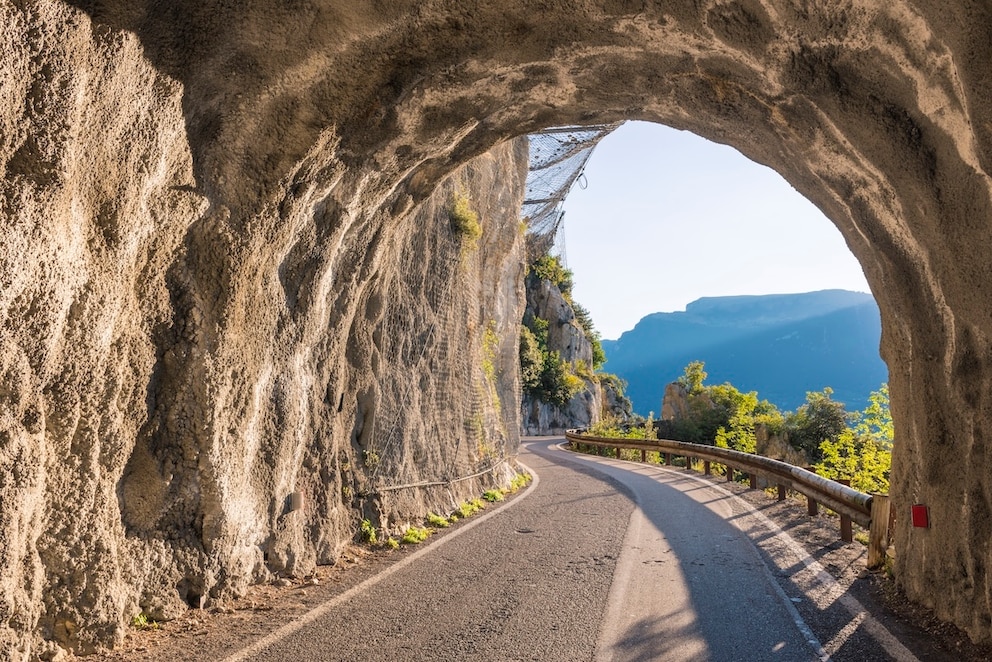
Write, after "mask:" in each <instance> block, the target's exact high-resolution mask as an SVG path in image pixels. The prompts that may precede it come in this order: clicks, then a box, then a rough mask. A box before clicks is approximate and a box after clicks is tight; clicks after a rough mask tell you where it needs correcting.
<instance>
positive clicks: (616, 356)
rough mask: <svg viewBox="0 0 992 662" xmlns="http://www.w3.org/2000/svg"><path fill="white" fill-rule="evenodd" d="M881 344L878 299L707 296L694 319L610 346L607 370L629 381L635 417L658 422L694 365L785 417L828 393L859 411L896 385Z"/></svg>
mask: <svg viewBox="0 0 992 662" xmlns="http://www.w3.org/2000/svg"><path fill="white" fill-rule="evenodd" d="M880 337H881V322H880V320H879V315H878V307H877V306H876V305H875V300H874V299H873V298H872V296H871V295H870V294H864V293H861V292H848V291H846V290H824V291H821V292H808V293H806V294H770V295H763V296H735V297H707V298H703V299H699V300H697V301H694V302H692V303H690V304H689V305H688V306H686V309H685V311H684V312H676V313H654V314H651V315H648V316H647V317H644V318H643V319H642V320H641V321H640V322H638V323H637V325H636V326H635V327H634V328H633V329H632V330H630V331H626V332H624V333H623V335H621V336H620V338H619V339H618V340H605V341H603V349H604V350H605V351H606V357H607V363H606V366H605V370H607V371H608V372H613V373H616V374H618V375H620V377H622V378H623V379H625V380H627V382H628V384H629V386H628V389H627V395H628V397H630V399H631V400H632V401H633V403H634V410H635V411H636V412H638V413H640V414H644V415H646V414H647V413H648V412H649V411H654V412H655V415H658V413H659V412H660V411H661V399H662V396H663V395H664V392H665V385H666V384H668V383H670V382H672V381H675V379H677V378H678V377H679V376H680V375H681V374H682V369H683V368H684V367H685V365H686V364H687V363H689V362H690V361H694V360H700V361H704V362H705V363H706V372H707V373H709V377H708V378H707V379H706V383H707V384H722V383H723V382H730V383H731V384H733V385H734V386H736V387H737V388H739V389H740V390H742V391H757V392H758V397H760V398H764V399H767V400H769V401H771V402H773V403H775V404H776V405H778V407H779V408H780V409H782V410H783V411H785V410H794V409H795V408H796V407H798V406H799V405H801V404H802V403H803V402H804V401H805V399H806V392H807V391H819V390H821V389H823V387H825V386H830V387H832V388H833V389H834V396H833V397H834V399H836V400H839V401H841V402H843V403H845V404H846V405H847V409H848V411H855V410H857V409H862V408H863V407H864V405H865V404H866V403H867V400H868V394H869V393H870V392H871V391H874V390H877V389H878V387H879V386H880V385H881V384H882V382H885V381H888V369H887V367H886V366H885V363H883V362H882V359H881V358H880V357H879V354H878V344H879V339H880Z"/></svg>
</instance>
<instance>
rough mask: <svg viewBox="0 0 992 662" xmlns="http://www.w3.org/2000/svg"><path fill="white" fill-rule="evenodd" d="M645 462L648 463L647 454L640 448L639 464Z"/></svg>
mask: <svg viewBox="0 0 992 662" xmlns="http://www.w3.org/2000/svg"><path fill="white" fill-rule="evenodd" d="M647 461H648V452H647V451H646V450H644V449H643V448H642V449H641V462H647Z"/></svg>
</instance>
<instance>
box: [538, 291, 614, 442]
mask: <svg viewBox="0 0 992 662" xmlns="http://www.w3.org/2000/svg"><path fill="white" fill-rule="evenodd" d="M526 295H527V297H526V298H527V306H526V309H525V312H524V323H525V324H527V323H528V322H529V320H532V319H534V318H535V317H536V318H540V319H543V320H547V322H548V349H549V350H552V351H556V352H558V353H559V354H560V356H561V359H562V361H564V362H566V363H567V364H568V365H569V366H570V369H573V370H575V368H576V367H579V366H581V367H579V369H578V370H575V376H576V377H578V378H579V379H581V380H582V384H583V386H582V388H581V389H580V390H579V391H578V392H577V393H576V394H575V395H574V396H573V397H572V398H571V399H570V400H569V401H568V402H566V403H565V404H564V405H561V406H559V405H556V404H552V403H548V402H544V401H542V400H541V399H540V398H539V397H536V396H535V395H532V394H529V393H527V392H526V391H525V393H524V395H523V402H522V420H521V427H522V430H523V433H524V434H525V435H550V434H563V433H564V432H565V430H568V429H572V428H584V427H589V426H590V425H592V424H593V423H596V422H597V421H599V420H600V418H601V417H602V416H603V415H616V416H620V417H622V418H626V417H627V416H629V415H630V413H631V411H630V402H629V401H628V400H627V399H626V398H624V397H623V395H622V394H621V393H618V392H617V391H616V390H615V389H613V388H612V386H611V384H610V383H606V384H603V385H601V384H600V381H599V379H597V378H596V377H595V376H594V375H593V374H592V372H591V366H592V365H593V358H592V345H591V344H590V342H589V339H588V338H587V337H586V334H585V331H584V330H583V329H582V326H581V325H580V324H579V322H578V320H577V319H576V317H575V311H574V310H573V309H572V306H571V305H570V304H569V303H568V301H566V300H565V297H564V296H563V295H562V293H561V290H559V289H558V287H557V286H556V285H555V284H554V283H552V282H551V281H549V280H543V279H540V278H535V277H534V276H533V275H532V276H529V277H528V278H527V279H526Z"/></svg>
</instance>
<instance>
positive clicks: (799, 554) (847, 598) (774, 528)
mask: <svg viewBox="0 0 992 662" xmlns="http://www.w3.org/2000/svg"><path fill="white" fill-rule="evenodd" d="M565 443H567V442H563V443H558V444H554V445H555V446H557V447H558V448H559V450H561V451H563V452H567V453H572V451H570V450H568V449H567V448H565V447H564V444H565ZM573 455H575V457H581V458H587V461H589V462H590V463H592V464H596V463H598V462H603V463H606V464H614V465H615V464H619V463H622V464H623V465H625V466H627V465H633V466H636V467H641V468H649V469H650V470H652V471H656V472H669V473H673V474H676V475H678V476H679V477H682V478H687V479H689V480H693V481H696V482H698V483H701V484H702V485H705V486H707V487H710V488H712V489H714V490H715V491H716V492H718V493H720V494H722V495H724V496H725V497H727V498H729V499H731V500H733V501H734V502H735V503H737V504H739V505H740V506H742V507H743V508H744V509H745V510H746V511H747V512H748V513H749V514H750V515H751V516H752V517H754V518H755V519H757V520H758V521H759V522H760V523H761V524H762V526H764V527H765V528H766V529H767V530H768V532H769V533H771V534H772V535H773V536H774V537H775V538H776V540H777V541H778V542H779V543H780V544H781V545H783V546H785V547H786V548H787V549H788V551H789V552H790V553H791V554H792V555H793V556H795V557H796V558H797V559H798V560H799V561H800V562H801V563H802V564H803V566H804V567H805V568H806V569H807V570H808V571H809V573H810V574H811V575H812V577H811V580H812V581H815V582H816V583H818V584H819V588H820V589H821V590H822V592H823V594H825V595H826V596H828V598H829V599H830V600H831V601H837V602H839V603H840V604H841V605H842V606H843V607H844V609H846V610H847V611H848V613H850V615H851V617H852V623H854V622H856V623H857V625H856V626H855V627H854V628H853V629H852V628H850V624H849V626H848V627H846V628H844V629H842V630H841V632H839V633H838V634H837V635H835V636H834V637H833V638H832V639H831V641H830V642H828V650H829V649H833V650H834V651H836V650H837V649H839V648H840V646H841V645H842V644H843V643H844V642H843V641H841V640H840V639H838V637H840V636H841V634H842V633H843V636H844V638H845V639H846V637H848V636H850V634H851V633H852V632H853V631H854V629H856V628H857V626H863V627H864V628H865V630H867V631H868V632H869V633H870V634H871V636H872V637H873V638H874V639H875V640H876V641H878V643H879V644H881V646H882V647H883V648H884V649H885V651H886V652H887V653H888V654H889V655H891V656H892V657H893V658H894V659H895V660H897V661H898V662H920V660H919V658H917V657H916V656H915V655H914V654H913V653H912V651H910V650H909V649H908V648H906V647H905V646H904V645H903V644H902V642H900V641H899V640H898V639H896V638H895V636H894V635H893V634H892V633H891V632H889V630H888V628H886V627H885V626H884V625H882V624H881V623H880V622H879V621H878V619H876V618H875V617H873V616H872V615H871V614H869V613H868V611H867V610H866V609H865V607H864V605H862V604H861V602H860V601H859V600H858V599H857V598H855V597H854V596H852V595H850V594H849V593H848V592H847V591H846V590H845V589H844V588H843V587H842V586H841V585H840V584H839V583H838V582H837V580H836V579H834V577H833V576H832V575H831V574H830V573H828V572H827V571H826V570H825V569H824V568H823V566H822V565H820V563H819V562H818V561H817V560H816V559H814V558H813V557H812V556H810V555H809V553H808V552H807V551H806V549H805V548H803V547H802V545H800V544H799V543H798V542H796V541H795V540H794V539H793V538H792V536H790V535H789V534H788V533H786V532H785V531H783V530H782V529H781V528H780V527H779V526H778V525H777V524H775V522H773V521H772V520H770V519H768V517H767V516H766V515H765V514H764V513H761V512H759V511H756V510H754V507H753V506H752V505H751V504H749V503H748V502H747V501H745V500H744V499H741V498H740V497H739V496H737V495H736V494H734V493H733V492H730V491H729V490H726V489H724V488H723V487H721V486H720V485H719V484H717V483H712V482H710V481H708V480H706V479H705V478H702V477H700V476H694V475H692V474H689V473H685V472H683V471H679V470H675V469H669V468H667V467H662V466H656V465H645V464H643V463H641V462H634V461H630V460H616V459H613V458H602V457H599V456H593V455H584V454H573ZM733 522H734V526H736V527H737V528H738V529H739V530H740V531H741V532H742V533H744V534H745V535H747V537H748V539H749V540H751V535H750V534H748V531H746V530H745V528H744V527H743V525H742V523H741V522H740V520H739V519H734V520H733ZM752 544H755V543H754V541H753V540H752ZM762 565H763V566H764V568H765V570H766V572H768V573H769V575H770V577H771V579H772V585H773V586H775V587H776V588H777V589H778V593H779V597H780V598H781V599H782V600H783V602H784V603H785V606H786V609H788V610H789V612H790V613H791V614H792V615H793V618H794V619H796V624H797V625H798V626H799V629H800V631H801V632H802V633H803V634H804V635H807V632H808V633H809V634H808V635H807V636H808V637H809V638H810V644H811V645H812V644H813V642H816V644H815V645H814V648H815V649H817V652H818V654H819V655H821V659H824V660H826V659H829V656H828V654H827V651H826V650H825V649H824V648H823V647H822V646H820V644H819V641H818V640H817V639H816V637H815V636H813V634H812V631H810V630H809V626H808V625H806V623H805V621H803V619H802V616H800V614H799V611H798V610H797V609H796V607H795V605H794V604H793V603H792V601H791V600H790V599H789V598H788V596H787V595H786V593H785V590H784V589H783V588H782V587H781V585H780V584H779V582H778V580H777V579H775V575H774V573H773V572H772V570H771V569H770V568H769V567H768V565H767V564H766V563H763V564H762Z"/></svg>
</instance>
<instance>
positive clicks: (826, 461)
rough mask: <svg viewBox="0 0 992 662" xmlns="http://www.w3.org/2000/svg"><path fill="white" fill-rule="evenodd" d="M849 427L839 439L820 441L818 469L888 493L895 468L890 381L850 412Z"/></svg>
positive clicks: (863, 488) (860, 487) (864, 489)
mask: <svg viewBox="0 0 992 662" xmlns="http://www.w3.org/2000/svg"><path fill="white" fill-rule="evenodd" d="M851 419H852V422H853V423H854V426H853V427H848V428H847V429H845V430H844V431H843V432H841V434H839V435H838V436H837V438H836V439H825V440H824V441H823V442H822V443H821V444H820V455H821V459H820V462H819V463H818V464H817V465H816V469H817V473H819V474H820V475H822V476H825V477H827V478H834V479H836V478H846V479H848V480H850V481H851V487H853V488H854V489H856V490H861V491H862V492H879V493H883V494H884V493H887V492H888V491H889V473H890V471H891V469H892V440H893V428H892V415H891V413H890V412H889V388H888V385H887V384H882V387H881V388H880V389H879V390H877V391H874V392H873V393H872V394H871V395H870V396H868V406H867V407H865V409H863V410H862V411H861V412H859V413H857V414H854V415H853V416H851Z"/></svg>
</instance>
